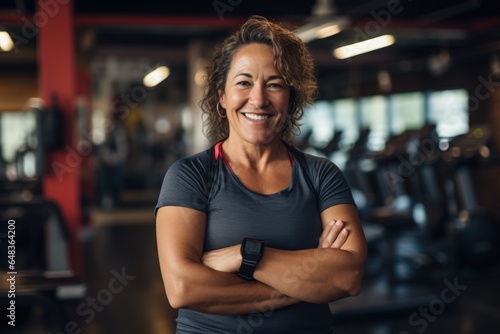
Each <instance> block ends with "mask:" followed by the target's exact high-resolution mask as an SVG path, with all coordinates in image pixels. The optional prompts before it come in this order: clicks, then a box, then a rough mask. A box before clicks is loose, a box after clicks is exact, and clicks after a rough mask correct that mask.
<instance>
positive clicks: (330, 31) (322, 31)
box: [316, 23, 341, 38]
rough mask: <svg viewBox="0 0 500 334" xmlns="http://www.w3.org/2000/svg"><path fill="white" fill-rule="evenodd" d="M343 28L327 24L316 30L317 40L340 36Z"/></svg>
mask: <svg viewBox="0 0 500 334" xmlns="http://www.w3.org/2000/svg"><path fill="white" fill-rule="evenodd" d="M340 30H341V28H340V26H339V25H338V24H335V23H334V24H332V23H327V24H324V25H322V26H319V27H318V29H317V30H316V38H326V37H330V36H333V35H335V34H338V33H339V32H340Z"/></svg>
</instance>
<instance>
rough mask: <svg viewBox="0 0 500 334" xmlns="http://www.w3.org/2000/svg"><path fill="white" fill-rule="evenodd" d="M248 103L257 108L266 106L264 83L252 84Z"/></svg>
mask: <svg viewBox="0 0 500 334" xmlns="http://www.w3.org/2000/svg"><path fill="white" fill-rule="evenodd" d="M250 103H251V104H252V105H254V106H255V107H257V108H263V107H265V106H267V104H268V99H267V93H266V89H265V86H264V85H258V84H256V85H254V86H253V87H252V90H251V92H250Z"/></svg>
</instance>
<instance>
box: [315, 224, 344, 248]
mask: <svg viewBox="0 0 500 334" xmlns="http://www.w3.org/2000/svg"><path fill="white" fill-rule="evenodd" d="M348 235H349V231H347V229H346V228H344V222H343V221H341V220H332V221H331V222H329V223H328V225H327V226H326V227H325V229H324V230H323V233H321V236H320V238H319V242H318V248H336V249H340V247H342V246H343V245H344V243H345V242H346V240H347V237H348Z"/></svg>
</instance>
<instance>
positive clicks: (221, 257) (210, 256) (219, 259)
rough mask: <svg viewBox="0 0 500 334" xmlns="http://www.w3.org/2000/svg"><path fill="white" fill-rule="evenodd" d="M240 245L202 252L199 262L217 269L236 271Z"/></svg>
mask: <svg viewBox="0 0 500 334" xmlns="http://www.w3.org/2000/svg"><path fill="white" fill-rule="evenodd" d="M240 249H241V245H239V244H238V245H234V246H230V247H225V248H220V249H215V250H212V251H209V252H205V253H203V255H202V257H201V263H203V264H204V265H205V266H207V267H209V268H212V269H214V270H217V271H222V272H226V273H237V272H238V270H239V269H240V265H241V261H242V260H241V252H240Z"/></svg>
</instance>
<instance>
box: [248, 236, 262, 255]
mask: <svg viewBox="0 0 500 334" xmlns="http://www.w3.org/2000/svg"><path fill="white" fill-rule="evenodd" d="M245 252H250V253H257V254H260V253H261V252H262V241H261V240H252V239H247V240H246V241H245Z"/></svg>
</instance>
